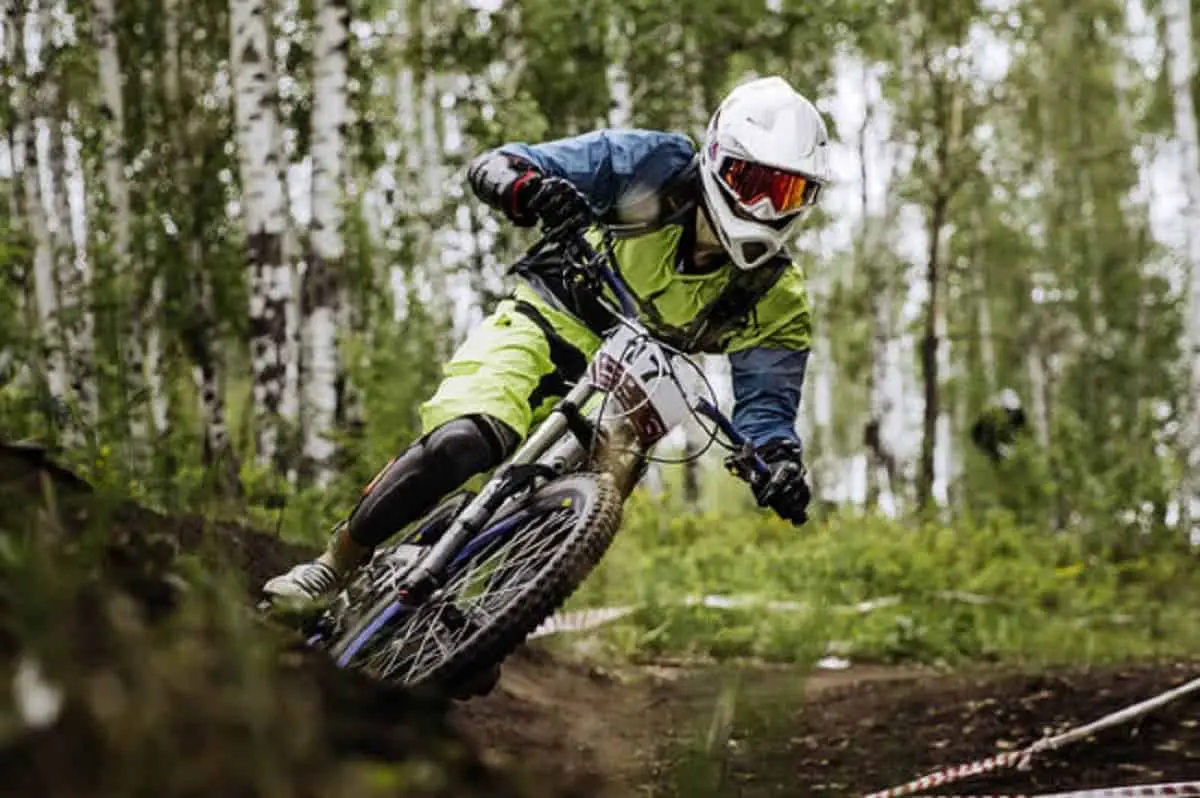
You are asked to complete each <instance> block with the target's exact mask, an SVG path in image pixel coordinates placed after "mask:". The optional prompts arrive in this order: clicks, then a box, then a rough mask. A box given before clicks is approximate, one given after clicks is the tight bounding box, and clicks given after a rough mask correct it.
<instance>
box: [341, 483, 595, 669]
mask: <svg viewBox="0 0 1200 798" xmlns="http://www.w3.org/2000/svg"><path fill="white" fill-rule="evenodd" d="M576 518H577V511H576V508H575V507H574V506H573V505H568V506H565V507H555V508H552V509H550V510H548V511H547V512H546V513H545V514H544V515H542V516H540V517H537V518H534V519H531V520H530V521H529V522H528V523H526V524H525V525H523V526H522V527H520V528H519V529H518V530H517V531H516V532H515V533H514V534H513V535H512V536H511V537H510V538H509V539H508V540H506V541H504V542H503V543H501V544H499V545H497V546H495V547H492V548H491V549H490V550H487V549H485V550H484V551H483V552H481V553H480V554H479V555H477V556H476V557H475V558H473V559H472V560H471V561H470V562H468V563H467V564H466V565H465V566H464V567H463V568H462V569H461V570H459V571H458V572H457V573H456V574H454V576H453V577H452V578H451V579H450V581H449V582H448V583H447V584H446V586H445V587H444V588H443V590H442V591H441V595H440V596H439V597H438V599H436V600H435V601H431V602H427V603H426V604H423V605H422V606H420V607H417V608H416V609H414V610H413V611H412V612H411V613H409V614H408V615H407V616H405V617H404V618H403V619H402V620H400V622H399V623H398V624H397V625H396V626H395V627H393V628H392V629H390V630H389V632H388V633H387V636H386V638H385V639H381V640H380V645H374V646H371V649H372V650H370V651H364V652H363V653H364V654H365V658H364V660H365V661H363V662H362V665H361V667H362V668H363V669H364V670H367V671H368V672H370V673H372V674H374V675H375V676H376V677H377V678H380V679H389V680H396V681H399V682H401V683H405V684H415V683H419V682H420V681H421V680H422V679H424V678H426V677H427V676H428V675H429V674H430V673H432V672H433V671H434V670H436V669H437V668H438V667H439V666H441V665H442V664H444V663H445V662H447V661H449V660H450V659H452V658H453V657H454V656H455V654H456V653H457V652H458V651H460V650H461V649H462V648H463V647H464V646H465V645H467V644H468V643H469V642H470V640H471V639H472V638H473V637H474V636H475V634H477V633H478V632H479V630H481V629H484V628H487V627H488V626H489V625H491V624H492V623H494V622H495V621H496V619H497V618H498V617H499V615H500V613H501V612H503V610H504V608H505V607H507V606H509V604H510V603H511V602H513V601H515V600H517V599H518V598H519V597H520V595H521V594H522V593H523V592H524V591H525V590H526V589H528V586H529V583H530V580H531V579H532V578H533V577H535V576H536V574H537V573H539V572H540V571H542V570H544V569H545V568H547V567H548V566H549V564H550V562H552V561H553V559H554V557H555V556H556V554H557V553H558V550H559V547H560V545H561V543H562V542H563V540H564V537H565V535H566V534H567V533H569V532H570V530H571V529H572V528H573V527H574V524H575V523H576ZM451 607H453V611H454V612H456V613H460V614H461V615H462V616H463V618H464V620H465V622H463V623H459V624H457V628H455V627H454V626H452V625H451V624H449V623H447V621H446V614H447V612H448V611H449V610H450V608H451Z"/></svg>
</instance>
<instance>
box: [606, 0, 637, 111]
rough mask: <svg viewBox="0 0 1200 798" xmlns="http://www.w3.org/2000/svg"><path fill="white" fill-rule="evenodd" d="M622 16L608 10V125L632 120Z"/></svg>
mask: <svg viewBox="0 0 1200 798" xmlns="http://www.w3.org/2000/svg"><path fill="white" fill-rule="evenodd" d="M624 22H625V20H624V18H623V17H622V16H621V15H620V14H618V13H616V9H614V10H613V11H611V12H609V18H608V31H607V34H608V50H609V52H608V67H607V68H606V78H607V81H608V103H609V105H608V126H609V127H613V128H624V127H629V125H630V124H631V122H632V120H633V95H632V93H631V92H630V86H629V70H627V69H626V68H625V61H626V59H627V58H628V57H629V36H628V34H627V33H626V31H625V30H624Z"/></svg>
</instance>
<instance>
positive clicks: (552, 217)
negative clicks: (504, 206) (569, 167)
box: [527, 177, 592, 230]
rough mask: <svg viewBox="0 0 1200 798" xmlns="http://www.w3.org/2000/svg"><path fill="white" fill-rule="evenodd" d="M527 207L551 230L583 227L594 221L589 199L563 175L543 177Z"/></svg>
mask: <svg viewBox="0 0 1200 798" xmlns="http://www.w3.org/2000/svg"><path fill="white" fill-rule="evenodd" d="M527 207H528V208H529V211H530V212H531V213H532V214H534V215H535V216H537V217H538V218H539V219H541V220H542V222H543V223H544V224H545V225H546V228H547V229H549V230H554V229H558V228H563V227H568V228H576V227H578V228H583V227H586V226H588V225H589V224H591V222H592V209H591V208H590V207H589V206H588V204H587V200H586V199H584V197H583V195H582V194H580V193H579V189H577V188H575V184H574V183H572V182H571V181H569V180H564V179H563V178H561V177H543V178H541V179H540V180H539V181H538V188H537V193H536V194H534V195H533V196H532V197H530V198H529V203H528V205H527Z"/></svg>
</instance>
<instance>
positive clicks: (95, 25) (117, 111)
mask: <svg viewBox="0 0 1200 798" xmlns="http://www.w3.org/2000/svg"><path fill="white" fill-rule="evenodd" d="M116 16H117V14H116V0H93V1H92V38H93V40H94V41H95V44H96V59H97V69H98V71H99V78H100V112H101V116H102V117H103V118H104V119H105V120H106V123H105V124H102V125H101V126H100V134H101V146H102V149H103V159H104V174H103V179H104V193H105V197H106V199H107V200H108V205H109V213H110V214H111V216H110V218H109V224H108V229H109V231H110V233H111V236H112V250H111V255H112V259H113V266H114V270H115V271H116V273H117V274H119V275H123V276H124V279H126V280H129V281H130V282H131V283H132V285H133V286H135V287H140V280H139V278H138V275H137V273H136V271H135V269H134V266H133V262H132V261H131V260H130V257H129V252H130V236H131V234H132V233H131V230H132V210H131V206H130V198H129V197H130V195H129V181H128V179H127V178H126V176H125V154H124V149H123V146H124V142H125V102H124V98H123V95H122V81H123V78H122V73H121V59H120V53H119V51H118V48H117V31H116ZM159 279H161V278H158V277H156V278H155V280H156V281H157V280H159ZM157 290H158V291H161V288H159V289H157ZM154 292H155V289H154V288H152V289H151V293H152V294H153V293H154ZM132 293H133V295H134V299H133V301H132V302H131V303H130V305H129V311H128V313H127V314H125V328H124V329H123V330H122V336H121V339H122V355H123V357H124V360H125V363H124V369H123V372H122V373H123V376H124V381H125V392H126V395H127V396H129V397H133V396H137V395H139V394H141V393H142V390H143V386H145V385H147V369H148V372H149V380H150V382H149V384H148V387H149V389H150V401H151V408H152V410H153V412H154V415H155V416H158V415H160V409H159V408H160V406H161V405H162V404H163V402H164V401H165V398H164V397H163V396H162V390H163V386H162V379H161V377H162V361H161V351H160V349H159V348H158V335H157V330H155V329H154V327H155V326H156V325H157V323H158V320H157V319H155V318H153V317H150V318H149V320H148V321H149V328H150V329H149V330H147V329H146V322H147V314H146V312H145V311H146V309H145V308H143V307H142V303H141V301H140V298H139V297H138V294H139V293H140V292H139V291H138V290H136V288H135V290H134V291H133V292H132ZM143 335H145V336H146V337H147V340H146V341H145V345H144V346H143V340H142V338H143ZM129 425H130V435H131V437H132V439H133V440H134V442H135V443H136V442H140V441H145V440H147V435H146V422H145V412H144V410H143V408H142V407H140V406H136V405H135V406H134V407H132V408H131V413H130V418H129ZM156 426H158V424H157V422H156ZM157 431H158V432H159V433H162V432H164V431H165V430H164V429H163V428H159V429H158V430H157Z"/></svg>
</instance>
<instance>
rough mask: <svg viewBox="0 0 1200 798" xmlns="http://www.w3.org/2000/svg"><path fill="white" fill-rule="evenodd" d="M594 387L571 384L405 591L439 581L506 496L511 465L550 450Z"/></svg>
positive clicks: (416, 594) (423, 591) (423, 593)
mask: <svg viewBox="0 0 1200 798" xmlns="http://www.w3.org/2000/svg"><path fill="white" fill-rule="evenodd" d="M596 390H597V389H596V388H595V387H594V386H593V385H592V384H591V382H590V381H588V380H587V379H586V378H584V379H581V380H580V381H579V382H578V383H576V384H575V387H574V388H572V389H571V390H570V391H569V392H568V393H567V395H566V396H565V397H564V398H563V399H562V400H560V401H559V403H558V404H556V405H555V407H554V409H553V410H552V411H551V412H550V415H549V416H548V417H547V418H546V420H545V421H544V422H542V423H541V424H540V425H539V426H538V428H537V429H536V430H534V431H533V434H532V435H530V436H529V438H527V439H526V441H525V443H523V444H522V445H521V446H520V448H518V449H517V451H516V453H515V454H513V456H512V457H511V458H509V460H508V462H507V463H505V465H504V466H502V467H501V468H500V469H499V470H498V471H497V472H496V473H495V474H494V475H493V476H492V478H491V479H489V480H488V481H487V484H485V485H484V486H483V488H482V489H481V490H480V491H479V494H478V495H477V496H475V498H474V499H472V500H471V501H470V503H468V504H467V506H466V507H464V508H463V509H462V511H461V512H460V513H459V514H458V516H457V517H456V518H455V519H454V521H453V522H451V524H450V526H449V527H448V528H447V529H446V531H445V532H444V533H443V534H442V536H441V537H440V538H438V541H437V542H436V543H435V544H433V547H432V548H431V549H430V551H429V553H428V554H427V555H426V556H425V557H423V558H422V559H421V561H420V563H418V565H417V567H416V568H415V569H414V571H413V573H412V575H411V576H410V578H409V579H408V580H406V581H408V584H409V587H408V589H407V591H406V594H407V595H408V596H409V597H411V598H414V599H416V600H417V601H423V600H424V599H425V598H427V597H428V596H429V595H430V594H431V593H432V592H433V591H434V590H436V589H437V588H438V587H439V585H440V582H441V579H442V574H443V573H444V572H445V569H446V566H447V565H449V564H450V563H451V562H452V561H453V560H454V556H455V554H456V553H457V552H458V551H459V549H460V548H462V546H463V545H464V544H465V543H466V542H467V541H468V540H470V539H471V538H472V537H474V536H475V535H476V534H477V533H478V532H479V531H480V530H481V529H483V527H484V525H485V524H486V523H487V522H488V520H489V519H490V518H491V517H492V516H493V515H494V514H495V513H496V510H498V509H499V508H500V505H502V504H503V503H504V502H505V500H507V499H508V498H509V493H508V490H507V488H508V487H509V484H510V483H509V480H508V479H506V478H505V476H506V473H507V472H509V471H510V470H511V469H512V467H514V466H523V465H529V464H532V463H534V462H536V461H537V460H538V458H540V457H541V456H542V455H544V454H545V453H546V452H547V451H549V450H550V448H551V447H552V446H554V444H555V443H557V442H558V441H559V440H560V439H561V438H562V437H563V436H564V435H565V434H567V433H568V432H570V431H571V427H572V425H573V423H574V422H573V419H572V417H571V415H570V412H571V408H580V407H582V406H583V405H584V404H585V403H586V402H587V401H588V400H589V399H590V398H591V397H592V396H593V395H594V394H595V393H596Z"/></svg>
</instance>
